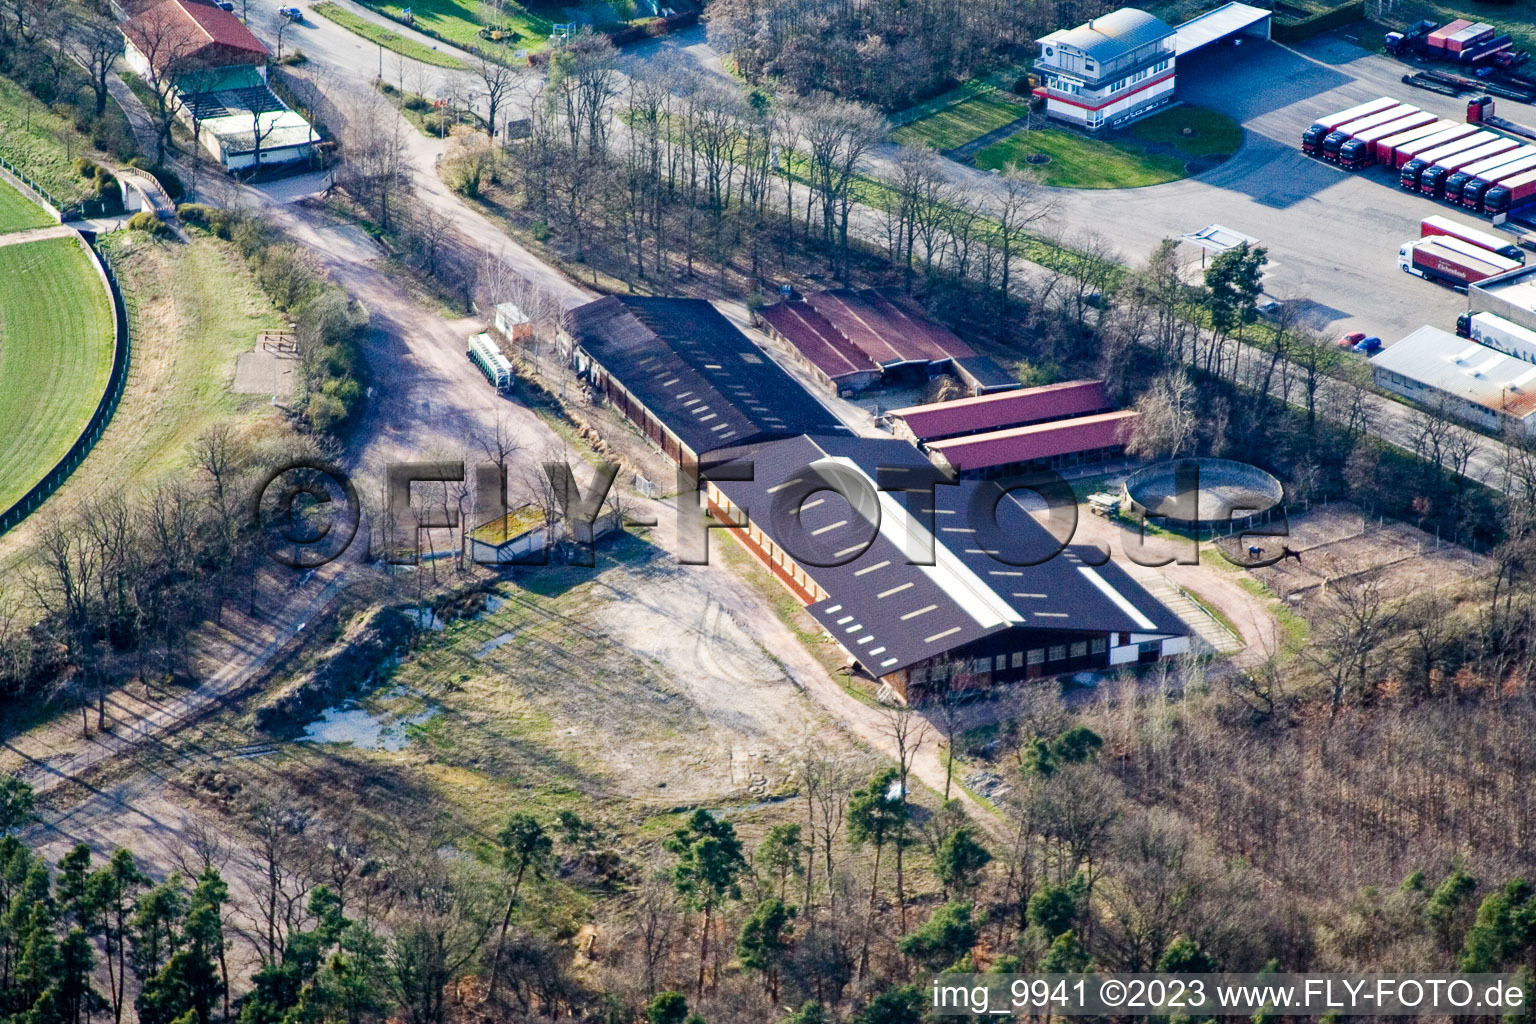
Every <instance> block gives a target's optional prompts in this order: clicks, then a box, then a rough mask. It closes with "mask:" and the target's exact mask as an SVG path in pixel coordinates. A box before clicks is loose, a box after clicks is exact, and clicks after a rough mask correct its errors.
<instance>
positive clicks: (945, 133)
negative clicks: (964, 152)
mask: <svg viewBox="0 0 1536 1024" xmlns="http://www.w3.org/2000/svg"><path fill="white" fill-rule="evenodd" d="M1027 113H1029V107H1028V106H1027V105H1026V104H1025V103H1024V102H1023V101H1022V100H1018V99H1014V98H1011V97H1009V96H1007V95H1006V94H1004V93H1001V92H986V93H982V94H980V95H978V96H972V97H971V98H969V99H966V100H961V101H960V102H959V103H956V104H955V105H954V106H952V107H946V108H945V109H943V110H940V111H937V112H935V113H933V114H929V115H928V116H927V117H925V118H922V119H921V120H918V121H913V122H912V123H911V124H908V125H903V126H902V127H900V128H898V129H896V130H895V131H894V132H892V133H891V138H892V140H893V141H896V142H899V143H901V144H902V145H904V146H929V147H931V148H933V149H954V148H955V147H956V146H963V145H965V144H966V143H967V142H970V141H971V140H972V139H976V138H980V137H981V136H983V135H985V134H987V132H990V131H993V130H995V129H998V128H1001V127H1002V126H1003V125H1005V124H1008V123H1010V122H1013V121H1017V120H1018V119H1019V118H1021V117H1023V116H1024V115H1025V114H1027Z"/></svg>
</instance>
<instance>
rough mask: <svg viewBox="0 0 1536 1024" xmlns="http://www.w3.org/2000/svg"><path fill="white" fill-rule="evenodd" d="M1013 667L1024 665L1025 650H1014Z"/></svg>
mask: <svg viewBox="0 0 1536 1024" xmlns="http://www.w3.org/2000/svg"><path fill="white" fill-rule="evenodd" d="M1013 667H1014V668H1023V667H1024V652H1023V651H1014V652H1013Z"/></svg>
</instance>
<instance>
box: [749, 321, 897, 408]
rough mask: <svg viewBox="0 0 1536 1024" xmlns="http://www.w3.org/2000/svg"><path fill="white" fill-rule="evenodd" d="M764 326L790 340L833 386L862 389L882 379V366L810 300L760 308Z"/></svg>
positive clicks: (833, 388) (787, 341) (820, 377)
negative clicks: (821, 312) (817, 309)
mask: <svg viewBox="0 0 1536 1024" xmlns="http://www.w3.org/2000/svg"><path fill="white" fill-rule="evenodd" d="M757 318H758V320H759V321H760V322H761V324H762V326H763V329H764V330H766V331H767V332H768V334H769V335H770V336H771V337H773V338H775V339H777V340H778V341H781V342H784V343H785V344H787V345H788V346H789V347H790V349H791V350H792V351H793V352H795V353H796V354H797V355H798V356H799V357H800V361H801V362H802V363H804V364H805V365H806V366H807V367H809V368H810V370H811V372H813V373H815V374H816V376H817V377H818V378H819V379H820V380H821V382H822V383H823V384H824V385H826V386H827V387H829V388H830V389H832V390H835V391H839V392H843V391H862V390H864V389H865V388H868V387H873V386H874V385H876V384H879V383H880V367H878V366H876V365H875V362H874V360H872V359H870V358H869V356H867V355H865V354H864V352H863V350H861V349H860V348H859V347H858V346H857V345H855V344H853V342H851V341H849V340H848V339H847V338H845V337H843V336H842V335H841V334H839V333H838V332H837V331H836V330H835V329H834V328H833V327H832V325H831V324H830V323H828V322H827V318H826V317H824V316H822V315H821V314H820V313H818V312H816V307H815V306H812V305H811V304H810V303H808V302H793V301H791V302H779V303H775V304H774V305H772V306H765V307H763V308H762V309H760V310H758V311H757Z"/></svg>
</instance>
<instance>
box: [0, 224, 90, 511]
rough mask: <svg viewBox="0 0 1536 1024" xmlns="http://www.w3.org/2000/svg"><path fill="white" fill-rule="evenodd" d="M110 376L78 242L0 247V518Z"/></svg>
mask: <svg viewBox="0 0 1536 1024" xmlns="http://www.w3.org/2000/svg"><path fill="white" fill-rule="evenodd" d="M111 369H112V309H111V305H110V303H109V302H108V301H107V296H106V292H105V290H104V288H103V286H102V284H101V279H100V278H99V277H97V275H96V270H95V268H93V267H92V266H91V260H90V257H88V256H87V255H86V254H85V252H84V250H83V249H82V248H81V245H80V242H79V241H78V240H76V239H73V238H52V239H47V240H45V241H40V242H26V243H23V244H21V245H9V246H4V247H0V509H4V508H9V507H10V506H11V505H12V504H14V503H15V502H16V500H17V499H19V498H20V497H21V496H22V495H23V494H25V493H26V491H27V489H28V488H30V487H31V486H32V485H33V484H35V483H37V481H38V480H39V479H41V478H42V476H43V474H44V473H46V472H47V471H48V470H49V469H51V468H52V467H53V465H54V463H56V462H58V461H59V459H61V458H62V457H63V456H64V453H65V452H67V451H69V446H70V445H72V444H74V443H75V439H76V438H78V437H79V436H80V433H81V431H82V430H84V429H85V425H86V423H87V422H88V421H89V420H90V418H91V413H92V412H94V411H95V409H96V404H97V403H98V402H99V401H101V395H102V392H103V391H104V390H105V389H106V385H107V377H108V375H109V374H110V372H111Z"/></svg>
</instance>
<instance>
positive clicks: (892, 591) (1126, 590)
mask: <svg viewBox="0 0 1536 1024" xmlns="http://www.w3.org/2000/svg"><path fill="white" fill-rule="evenodd" d="M713 460H718V462H716V465H719V464H720V463H724V462H734V463H736V464H738V465H740V464H741V463H745V462H750V463H751V465H752V469H753V479H752V480H750V481H731V480H724V479H720V478H719V477H720V476H722V475H723V474H718V473H717V474H712V473H711V472H710V471H709V469H708V468H706V470H705V478H706V479H709V480H711V482H713V483H714V485H715V486H716V487H718V488H719V489H720V490H721V491H723V492H724V493H725V495H726V496H727V497H728V498H730V500H731V501H732V503H734V504H735V505H737V506H738V507H741V508H745V509H746V510H747V512H748V514H749V515H750V516H751V517H752V520H753V522H755V523H756V524H757V525H758V526H759V527H760V528H761V529H762V530H763V531H764V532H765V533H767V534H768V536H770V537H772V538H773V539H774V541H775V543H776V544H778V545H779V547H781V548H782V549H784V550H785V551H787V552H788V553H789V554H790V555H791V556H792V557H794V558H795V560H796V561H797V562H798V563H799V564H800V565H801V567H802V568H804V569H805V571H806V572H807V573H808V574H809V575H810V576H811V578H812V579H814V580H815V581H816V583H817V584H818V585H820V587H821V588H822V589H823V590H824V591H826V593H827V594H828V595H829V596H828V598H827V599H826V600H824V601H821V602H818V603H817V604H814V605H812V606H811V607H810V609H809V611H810V613H811V615H812V616H813V617H815V619H816V621H817V622H819V623H820V624H821V625H822V626H823V627H824V628H826V629H827V630H828V631H829V632H830V633H831V634H832V635H833V636H834V637H836V638H837V640H838V641H839V643H841V644H842V645H843V646H844V647H845V648H846V649H847V650H848V651H849V652H850V653H851V654H853V655H854V656H855V657H856V658H858V660H859V661H860V662H861V663H862V664H863V665H864V666H865V667H866V668H868V669H869V670H870V671H871V672H873V673H874V674H876V675H884V674H886V673H888V672H892V671H895V670H896V669H899V668H904V667H906V666H908V665H913V664H916V663H918V662H922V661H926V660H928V659H930V658H934V657H938V656H940V655H943V654H944V653H946V652H947V651H952V650H954V649H956V648H958V647H962V646H964V645H966V644H968V643H971V642H972V641H975V640H979V639H981V638H982V637H985V636H988V635H989V634H992V633H995V632H999V631H1003V630H1009V629H1038V630H1050V631H1057V632H1059V631H1069V632H1070V631H1084V632H1095V633H1105V632H1128V633H1143V634H1154V635H1162V636H1166V635H1184V634H1186V633H1187V632H1188V630H1187V628H1186V627H1185V626H1184V625H1183V623H1182V622H1180V621H1179V619H1178V618H1177V617H1176V616H1175V615H1173V613H1172V612H1170V611H1168V609H1166V608H1165V607H1163V605H1162V604H1160V603H1159V602H1158V601H1157V600H1156V599H1154V598H1153V597H1152V596H1151V595H1150V594H1148V593H1147V592H1146V591H1145V590H1143V589H1142V588H1141V587H1140V586H1138V585H1137V584H1136V583H1135V582H1134V581H1132V580H1131V579H1130V577H1128V576H1127V575H1126V574H1125V573H1124V572H1123V571H1121V570H1120V569H1119V568H1117V567H1115V566H1112V565H1102V566H1094V565H1092V564H1090V563H1091V562H1092V561H1093V560H1095V556H1094V554H1093V553H1091V552H1090V550H1089V549H1086V548H1080V547H1071V548H1068V549H1067V550H1065V551H1063V552H1061V553H1060V554H1059V555H1056V556H1055V557H1048V556H1049V555H1050V553H1051V552H1052V551H1055V550H1056V549H1057V548H1058V547H1059V546H1060V545H1059V542H1058V541H1057V540H1056V539H1055V538H1054V537H1052V536H1051V534H1050V533H1049V532H1047V531H1046V529H1045V528H1044V527H1043V526H1041V525H1040V524H1039V522H1037V521H1036V520H1035V519H1034V517H1032V516H1031V515H1030V514H1029V513H1028V512H1027V511H1026V510H1025V508H1024V506H1023V504H1021V503H1020V502H1018V501H1016V500H1014V499H1013V498H1011V497H1009V498H1006V499H1003V500H1002V501H1001V502H999V500H998V499H999V497H1000V491H999V488H998V486H997V485H996V484H995V483H994V482H992V481H975V480H963V481H958V482H956V483H953V484H940V485H938V486H936V487H934V488H933V498H934V502H935V503H934V505H933V506H932V508H931V509H930V508H928V507H927V505H926V502H927V491H928V485H927V483H926V481H931V480H932V479H933V477H934V474H936V472H937V471H936V470H935V469H934V467H933V466H932V465H931V464H930V463H928V462H927V460H926V459H924V458H923V456H922V453H921V452H919V451H918V450H917V449H916V448H915V447H914V446H912V445H910V444H908V443H906V442H905V441H899V440H895V439H878V438H847V437H845V438H823V437H814V438H813V437H796V438H791V439H788V440H783V441H775V442H768V443H764V444H759V445H751V446H746V447H742V448H736V449H728V450H723V451H717V452H715V453H713V455H712V461H713ZM843 473H849V474H852V475H855V476H859V477H862V479H863V481H864V482H865V484H869V483H871V482H878V483H879V484H880V485H881V486H883V487H885V488H886V489H887V490H888V491H889V490H896V489H898V488H899V486H900V483H899V481H900V480H901V479H902V478H903V477H906V478H908V479H912V480H916V481H919V482H921V483H922V485H921V486H920V487H918V488H917V489H916V490H915V491H914V492H913V493H912V494H910V495H896V494H886V495H884V496H882V497H879V498H878V499H877V501H876V502H874V503H872V505H871V506H870V507H867V508H855V507H854V506H853V505H852V504H851V503H850V502H849V501H848V500H846V499H845V498H844V497H842V496H841V495H840V494H838V493H835V492H834V491H833V490H830V489H829V488H830V486H831V483H833V482H836V481H837V480H838V478H839V476H840V474H843ZM815 491H821V492H823V493H816V494H814V496H813V493H812V492H815ZM848 493H853V494H857V493H858V492H857V491H854V490H853V488H852V487H849V488H848ZM802 503H803V504H802ZM977 505H981V506H983V507H985V506H987V505H991V506H995V507H997V509H998V512H997V520H998V528H997V529H996V530H995V531H990V532H989V530H988V528H987V527H986V526H985V523H986V516H985V515H983V514H977V513H973V512H971V509H972V508H973V507H976V506H977ZM877 508H878V511H876V509H877ZM797 510H798V514H797ZM930 514H931V515H932V524H933V530H932V532H930V531H929V530H928V529H927V528H926V526H923V525H922V524H924V523H925V522H926V521H927V520H928V516H929V515H930ZM876 524H878V525H876ZM914 526H917V527H919V528H917V529H915V530H914ZM929 544H931V545H932V547H931V550H932V555H931V557H925V558H923V559H922V561H924V562H926V563H928V564H920V565H913V564H910V561H909V552H910V553H911V554H913V555H915V554H917V553H918V552H926V551H927V550H929V547H928V546H929ZM866 545H867V546H866ZM844 559H850V560H848V561H846V562H843V564H833V563H837V562H840V561H843V560H844ZM1028 562H1038V564H1033V565H1030V564H1018V563H1028Z"/></svg>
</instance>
